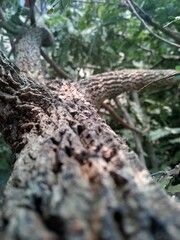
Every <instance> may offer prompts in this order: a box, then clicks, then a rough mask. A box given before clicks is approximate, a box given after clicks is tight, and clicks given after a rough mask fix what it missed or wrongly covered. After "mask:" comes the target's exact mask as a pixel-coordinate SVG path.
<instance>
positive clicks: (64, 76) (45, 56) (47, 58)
mask: <svg viewBox="0 0 180 240" xmlns="http://www.w3.org/2000/svg"><path fill="white" fill-rule="evenodd" d="M41 55H42V56H43V58H44V59H45V60H46V61H47V62H48V63H49V64H50V66H51V67H52V68H53V69H54V70H55V71H56V73H57V74H58V75H59V77H61V78H62V77H63V78H64V79H72V78H71V77H70V76H69V75H68V74H67V73H65V72H64V71H63V70H62V69H61V68H60V67H58V66H57V65H56V63H55V62H53V61H52V60H51V59H50V57H49V56H48V55H47V54H46V53H45V52H44V51H43V50H42V49H41Z"/></svg>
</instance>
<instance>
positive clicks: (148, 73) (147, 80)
mask: <svg viewBox="0 0 180 240" xmlns="http://www.w3.org/2000/svg"><path fill="white" fill-rule="evenodd" d="M178 75H180V72H177V71H175V70H152V69H150V70H149V69H147V70H139V69H125V70H120V71H113V72H107V73H102V74H97V75H93V76H91V77H89V78H88V79H85V80H83V81H81V82H80V84H81V85H82V86H85V87H86V90H87V93H89V94H90V95H91V98H92V100H93V101H94V103H95V104H97V105H99V104H101V103H102V102H103V100H105V99H107V98H115V97H116V96H118V95H120V94H121V93H124V92H127V91H133V90H139V91H140V90H142V89H144V88H145V87H148V86H150V85H151V86H153V87H154V86H156V87H157V86H158V87H160V86H167V85H172V84H174V83H177V81H176V78H175V76H178Z"/></svg>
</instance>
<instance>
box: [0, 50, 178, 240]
mask: <svg viewBox="0 0 180 240" xmlns="http://www.w3.org/2000/svg"><path fill="white" fill-rule="evenodd" d="M133 74H134V72H133ZM131 79H132V76H131ZM141 79H142V78H141ZM132 81H133V80H132ZM139 81H140V80H139ZM148 81H149V80H148ZM146 84H147V83H146ZM125 85H127V87H126V89H128V86H129V87H130V86H131V84H130V82H127V81H125ZM86 86H87V82H86ZM110 86H111V85H110ZM133 86H135V83H133ZM139 86H140V87H142V84H139ZM126 89H125V90H126ZM87 91H89V89H86V88H85V85H84V87H83V88H82V85H79V84H78V83H74V82H72V81H66V82H64V81H54V82H52V83H49V84H47V85H46V86H45V85H41V84H38V83H35V82H34V81H33V80H29V79H27V78H26V77H25V76H21V73H20V71H19V69H18V68H17V67H15V66H14V65H13V64H12V63H10V62H9V61H8V60H7V59H6V58H5V57H4V56H3V55H2V53H1V54H0V126H1V131H2V132H3V134H4V136H5V138H6V141H7V142H8V143H9V144H10V145H11V147H12V149H13V151H14V153H16V162H15V164H14V167H13V172H12V175H11V177H10V179H9V182H8V185H7V187H6V190H5V197H4V205H3V212H2V218H1V220H2V229H1V232H0V234H1V236H2V238H1V239H8V240H16V239H18V240H20V239H26V240H27V239H30V240H32V239H43V240H45V239H46V240H47V239H48V240H49V239H52V240H54V239H68V240H69V239H70V240H71V239H73V240H74V239H82V240H86V239H87V240H93V239H94V240H97V239H104V240H105V239H106V240H108V239H111V240H112V239H115V240H116V239H126V240H127V239H131V240H141V239H142V240H145V239H146V240H152V239H157V240H159V239H163V240H166V239H167V240H170V239H171V240H178V239H179V236H180V207H179V205H178V204H177V203H176V202H175V201H174V200H173V199H171V198H170V197H169V196H168V195H167V194H166V193H165V192H164V191H163V190H162V189H161V188H160V187H159V186H158V184H157V183H155V182H154V181H153V179H152V178H151V176H150V175H149V173H148V171H147V169H146V167H145V166H144V165H142V163H140V161H139V159H138V158H137V156H136V154H135V153H134V152H132V151H130V150H129V148H128V146H127V145H126V143H125V142H124V140H122V139H121V138H120V137H119V136H117V135H116V134H115V133H114V132H113V131H112V129H111V128H110V127H109V126H108V125H106V123H105V122H104V121H103V120H102V119H101V118H100V116H99V115H98V114H97V111H96V109H95V107H94V106H93V104H92V102H97V103H99V100H97V99H98V98H97V97H96V98H93V101H91V97H90V96H91V95H90V91H89V93H88V94H87ZM101 91H102V90H101ZM94 99H96V101H94ZM100 99H102V98H101V96H100Z"/></svg>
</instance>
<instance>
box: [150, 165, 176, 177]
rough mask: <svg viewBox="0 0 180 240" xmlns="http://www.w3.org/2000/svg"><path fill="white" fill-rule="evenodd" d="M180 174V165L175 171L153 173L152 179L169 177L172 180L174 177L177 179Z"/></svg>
mask: <svg viewBox="0 0 180 240" xmlns="http://www.w3.org/2000/svg"><path fill="white" fill-rule="evenodd" d="M179 174H180V164H178V165H176V166H175V167H174V168H173V169H171V170H169V171H159V172H156V173H152V174H151V176H152V177H157V176H160V177H162V176H167V177H169V178H172V177H175V176H177V175H179Z"/></svg>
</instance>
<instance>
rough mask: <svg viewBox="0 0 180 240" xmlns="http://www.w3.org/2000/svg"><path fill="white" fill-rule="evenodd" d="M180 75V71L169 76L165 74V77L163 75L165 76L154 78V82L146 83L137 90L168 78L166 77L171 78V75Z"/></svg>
mask: <svg viewBox="0 0 180 240" xmlns="http://www.w3.org/2000/svg"><path fill="white" fill-rule="evenodd" d="M179 75H180V72H177V73H175V74H172V75H171V76H168V77H167V76H165V77H163V78H159V79H156V80H154V81H152V82H150V83H148V84H146V85H145V86H143V87H142V88H140V89H139V90H138V91H137V92H140V91H142V90H143V89H144V88H146V87H149V86H150V85H151V84H153V83H155V82H158V81H161V80H164V79H166V78H171V77H174V76H179Z"/></svg>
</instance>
